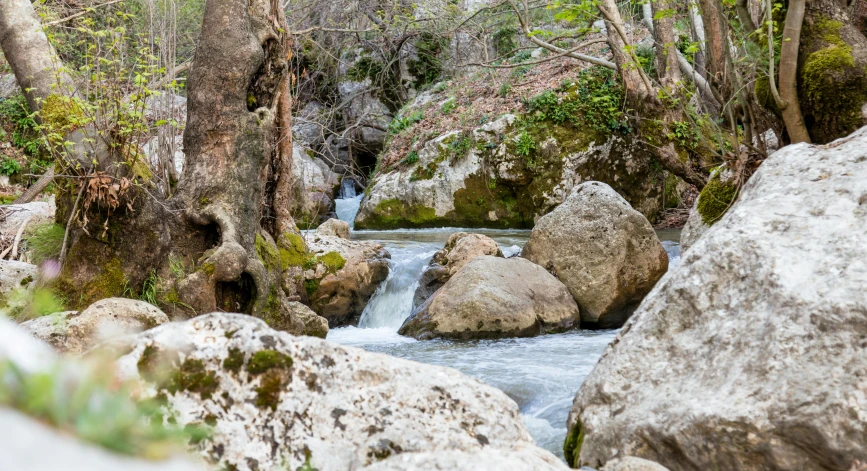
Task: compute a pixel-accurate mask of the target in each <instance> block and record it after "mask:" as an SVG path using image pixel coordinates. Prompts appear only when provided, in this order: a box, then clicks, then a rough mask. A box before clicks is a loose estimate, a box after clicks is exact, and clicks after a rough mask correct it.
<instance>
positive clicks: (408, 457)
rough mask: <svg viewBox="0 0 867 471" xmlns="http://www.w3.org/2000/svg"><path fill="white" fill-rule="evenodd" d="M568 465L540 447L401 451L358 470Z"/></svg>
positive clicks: (543, 470) (514, 469)
mask: <svg viewBox="0 0 867 471" xmlns="http://www.w3.org/2000/svg"><path fill="white" fill-rule="evenodd" d="M568 469H569V468H567V467H566V466H564V465H563V462H562V461H560V460H559V459H557V457H555V456H554V455H552V454H551V453H549V452H547V451H545V450H542V449H540V448H535V447H532V448H528V447H516V449H505V450H496V449H491V448H483V449H481V450H478V451H473V452H466V451H452V450H449V451H438V452H432V453H401V454H399V455H395V456H392V457H390V458H388V459H386V460H384V461H380V462H378V463H374V464H372V465H370V466H365V467H364V468H361V471H421V470H424V471H566V470H568Z"/></svg>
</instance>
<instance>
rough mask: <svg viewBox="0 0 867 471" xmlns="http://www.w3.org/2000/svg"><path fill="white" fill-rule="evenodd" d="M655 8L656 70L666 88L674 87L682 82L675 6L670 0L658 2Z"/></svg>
mask: <svg viewBox="0 0 867 471" xmlns="http://www.w3.org/2000/svg"><path fill="white" fill-rule="evenodd" d="M651 5H652V8H653V36H654V39H655V41H656V47H657V50H656V51H657V52H656V64H657V65H656V69H657V71H658V73H659V78H660V82H661V83H662V85H663V86H665V87H674V86H675V85H676V84H677V83H679V82H680V78H681V77H680V65H679V64H678V60H677V52H678V51H677V46H676V45H675V43H674V15H673V14H671V12H673V11H674V5H673V3H672V2H671V1H670V0H657V1H655V2H653V3H652V4H651Z"/></svg>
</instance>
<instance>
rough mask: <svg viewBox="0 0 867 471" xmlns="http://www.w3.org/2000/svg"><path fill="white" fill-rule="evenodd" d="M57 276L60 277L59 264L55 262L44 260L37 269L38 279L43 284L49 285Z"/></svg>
mask: <svg viewBox="0 0 867 471" xmlns="http://www.w3.org/2000/svg"><path fill="white" fill-rule="evenodd" d="M58 276H60V262H58V261H57V260H54V259H50V260H46V261H45V262H43V263H42V266H40V267H39V278H40V279H41V280H42V282H43V283H49V282H51V281H52V280H54V279H55V278H57V277H58Z"/></svg>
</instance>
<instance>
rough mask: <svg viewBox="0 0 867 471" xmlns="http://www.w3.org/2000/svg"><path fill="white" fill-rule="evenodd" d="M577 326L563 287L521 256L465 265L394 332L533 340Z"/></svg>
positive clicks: (575, 313)
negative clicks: (529, 338)
mask: <svg viewBox="0 0 867 471" xmlns="http://www.w3.org/2000/svg"><path fill="white" fill-rule="evenodd" d="M578 323H579V315H578V306H577V304H575V300H573V299H572V296H571V295H570V294H569V291H568V290H567V289H566V286H564V285H563V283H561V282H560V281H558V280H557V279H556V278H554V276H552V275H551V274H550V273H548V272H547V271H545V269H544V268H542V267H540V266H538V265H536V264H534V263H532V262H530V261H528V260H525V259H523V258H498V257H491V256H488V255H483V256H480V257H476V258H474V259H472V260H471V261H470V262H469V263H467V264H466V265H464V267H463V268H461V269H460V271H458V272H457V273H456V274H455V275H454V276H452V277H451V279H449V280H448V281H447V282H446V284H445V285H444V286H443V287H442V288H441V289H440V290H439V291H437V292H436V293H435V294H434V295H433V296H432V297H431V298H430V299H428V300H427V301H426V302H425V304H424V305H422V306H421V307H420V308H419V309H418V311H417V312H416V313H415V314H413V316H412V317H410V318H409V319H407V320H406V322H405V323H404V324H403V326H401V328H400V331H399V333H400V334H401V335H409V336H411V337H415V338H418V339H431V338H437V337H442V338H455V339H478V338H504V337H533V336H536V335H540V334H544V333H548V332H557V331H563V330H567V329H570V328H572V327H574V326H577V325H578Z"/></svg>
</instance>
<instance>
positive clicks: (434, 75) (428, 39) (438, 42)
mask: <svg viewBox="0 0 867 471" xmlns="http://www.w3.org/2000/svg"><path fill="white" fill-rule="evenodd" d="M448 46H449V40H448V39H447V38H446V37H443V36H439V35H434V34H432V33H422V34H421V37H420V38H419V39H418V40H417V41H416V42H415V50H416V58H415V59H410V60H408V61H407V64H406V65H407V69H408V70H409V73H410V74H411V75H412V76H413V77H415V86H416V88H419V89H422V88H424V87H425V86H427V85H430V84H432V83H434V82H435V81H436V80H437V79H439V78H440V76H441V75H442V72H443V65H442V59H443V53H444V51H445V50H446V49H447V48H448Z"/></svg>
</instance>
